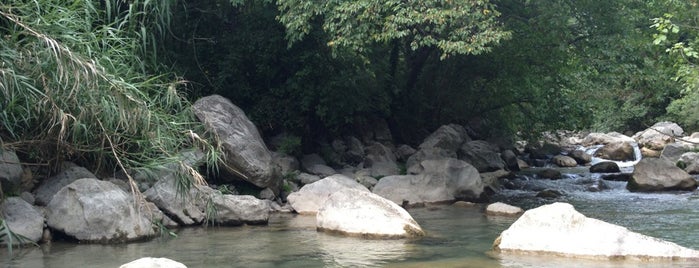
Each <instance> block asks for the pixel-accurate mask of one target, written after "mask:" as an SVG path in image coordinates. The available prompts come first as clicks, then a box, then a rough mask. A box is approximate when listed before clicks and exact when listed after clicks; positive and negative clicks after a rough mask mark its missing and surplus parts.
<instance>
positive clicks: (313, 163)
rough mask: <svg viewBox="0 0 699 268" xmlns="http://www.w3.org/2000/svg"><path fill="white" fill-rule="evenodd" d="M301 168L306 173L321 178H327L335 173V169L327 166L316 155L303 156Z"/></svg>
mask: <svg viewBox="0 0 699 268" xmlns="http://www.w3.org/2000/svg"><path fill="white" fill-rule="evenodd" d="M301 167H302V168H303V170H305V171H306V172H308V173H310V174H314V175H318V176H321V177H327V176H331V175H334V174H336V173H337V171H335V169H333V168H331V167H330V166H328V164H327V163H326V162H325V160H323V158H322V157H320V155H317V154H307V155H304V156H303V158H301Z"/></svg>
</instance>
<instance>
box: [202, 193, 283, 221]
mask: <svg viewBox="0 0 699 268" xmlns="http://www.w3.org/2000/svg"><path fill="white" fill-rule="evenodd" d="M210 202H211V204H212V205H213V208H214V210H213V211H214V215H213V217H212V218H211V219H209V222H211V223H213V224H215V225H224V226H238V225H243V224H267V222H268V221H269V211H270V205H269V203H268V202H266V201H264V200H260V199H257V198H255V197H254V196H251V195H229V194H224V195H219V194H215V195H213V196H212V197H211V201H210Z"/></svg>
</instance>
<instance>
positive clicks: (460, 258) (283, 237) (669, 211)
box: [0, 168, 699, 268]
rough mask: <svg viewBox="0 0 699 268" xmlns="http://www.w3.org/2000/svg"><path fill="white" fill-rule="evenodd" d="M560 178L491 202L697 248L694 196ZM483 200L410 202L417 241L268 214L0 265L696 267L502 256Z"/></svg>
mask: <svg viewBox="0 0 699 268" xmlns="http://www.w3.org/2000/svg"><path fill="white" fill-rule="evenodd" d="M561 170H562V172H563V173H564V174H565V175H564V179H561V180H553V181H552V180H540V179H536V178H535V177H534V176H532V175H531V174H532V173H534V172H524V173H522V175H521V176H519V177H518V178H517V179H513V180H512V185H515V187H510V188H511V189H502V190H501V191H499V192H498V193H497V194H496V195H494V196H493V197H492V201H505V202H507V203H510V204H514V205H518V206H521V207H522V208H525V209H529V208H533V207H537V206H539V205H542V204H547V203H552V202H568V203H571V204H573V205H574V206H575V207H576V209H577V210H578V211H580V212H581V213H583V214H585V215H587V216H589V217H594V218H598V219H601V220H604V221H607V222H611V223H614V224H619V225H622V226H625V227H628V228H629V229H631V230H633V231H637V232H640V233H643V234H647V235H651V236H654V237H658V238H661V239H664V240H668V241H672V242H675V243H678V244H680V245H683V246H686V247H691V248H699V232H696V230H697V229H699V194H697V192H677V193H650V194H649V193H631V192H628V191H627V190H626V189H625V188H624V186H625V182H610V181H605V182H603V183H604V184H605V185H606V186H607V189H605V190H602V191H598V192H591V191H589V185H592V184H595V183H599V178H597V176H595V175H591V174H589V173H588V172H587V168H569V169H561ZM541 189H557V190H559V191H562V192H563V196H562V197H559V198H557V199H542V198H536V197H535V194H536V193H537V191H539V190H541ZM483 207H484V206H483V205H477V206H474V207H455V206H449V205H440V206H427V207H423V208H413V209H410V210H409V212H410V214H411V215H412V216H413V217H414V218H415V219H416V220H417V221H418V223H419V224H420V225H421V226H422V227H423V228H424V229H425V231H426V232H427V236H426V237H424V238H421V239H415V240H405V239H403V240H364V239H359V238H346V237H339V236H335V235H329V234H325V233H318V232H316V231H315V228H314V224H315V219H314V217H312V216H303V215H295V214H274V215H273V216H272V218H271V219H270V222H269V225H266V226H244V227H226V228H224V227H208V228H185V229H181V230H178V231H177V233H178V236H177V237H169V236H163V237H160V238H157V239H154V240H152V241H148V242H142V243H131V244H123V245H94V244H73V243H65V242H53V243H51V244H50V245H41V246H40V247H30V248H25V249H21V250H17V249H16V250H15V252H14V255H13V256H9V255H8V253H7V251H6V250H5V249H3V250H2V251H0V264H2V266H3V267H32V268H41V267H52V268H62V267H71V268H72V267H118V266H119V265H121V264H123V263H126V262H129V261H131V260H134V259H137V258H140V257H145V256H155V257H167V258H170V259H173V260H177V261H179V262H182V263H184V264H186V265H187V266H188V267H485V268H487V267H667V266H669V265H672V266H673V267H696V266H697V264H696V263H691V262H673V263H667V262H651V263H639V262H623V261H592V260H578V259H576V260H574V261H571V259H565V258H559V257H549V256H547V257H533V256H522V255H500V254H496V253H493V252H490V248H491V246H492V243H493V241H494V240H495V238H497V236H498V235H499V233H500V232H502V231H503V230H504V229H506V228H507V227H508V226H509V225H510V224H511V223H512V222H513V221H514V220H515V219H514V218H508V217H490V216H485V215H484V213H483V212H482V211H483Z"/></svg>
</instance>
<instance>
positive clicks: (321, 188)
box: [286, 174, 369, 214]
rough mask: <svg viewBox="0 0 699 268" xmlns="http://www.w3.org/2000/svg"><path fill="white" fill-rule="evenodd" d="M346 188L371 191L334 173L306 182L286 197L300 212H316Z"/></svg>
mask: <svg viewBox="0 0 699 268" xmlns="http://www.w3.org/2000/svg"><path fill="white" fill-rule="evenodd" d="M345 188H352V189H358V190H361V191H366V192H369V189H367V188H366V187H364V185H361V184H359V183H358V182H356V181H355V180H353V179H351V178H349V177H347V176H345V175H341V174H336V175H332V176H330V177H327V178H325V179H322V180H319V181H317V182H314V183H311V184H306V185H304V186H303V187H301V190H299V191H298V192H293V193H291V194H289V196H287V197H286V199H287V200H288V201H289V204H290V205H291V207H293V208H294V210H295V211H296V212H298V213H299V214H315V213H317V212H318V209H320V207H322V206H323V204H325V201H326V200H327V199H328V197H329V196H330V195H331V194H333V193H335V192H337V191H339V190H342V189H345Z"/></svg>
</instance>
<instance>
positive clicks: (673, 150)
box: [660, 142, 689, 163]
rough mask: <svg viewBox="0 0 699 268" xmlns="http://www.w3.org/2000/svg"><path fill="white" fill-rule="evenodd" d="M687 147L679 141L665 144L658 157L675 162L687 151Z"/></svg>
mask: <svg viewBox="0 0 699 268" xmlns="http://www.w3.org/2000/svg"><path fill="white" fill-rule="evenodd" d="M688 151H689V149H688V148H687V147H685V146H684V145H683V144H681V143H679V142H674V143H670V144H668V145H665V148H663V150H662V151H661V152H660V157H662V158H665V159H667V160H670V162H673V163H676V162H677V161H678V160H680V157H682V154H684V153H686V152H688Z"/></svg>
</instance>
